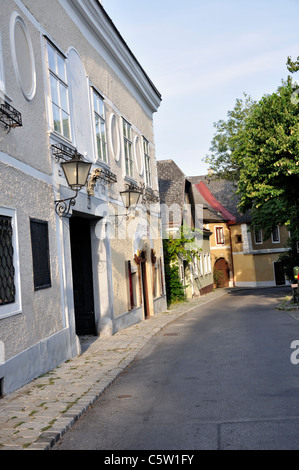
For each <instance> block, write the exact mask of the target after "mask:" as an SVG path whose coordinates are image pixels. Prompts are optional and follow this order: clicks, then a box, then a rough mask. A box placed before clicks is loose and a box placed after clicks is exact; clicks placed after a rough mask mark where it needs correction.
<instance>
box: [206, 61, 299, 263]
mask: <svg viewBox="0 0 299 470" xmlns="http://www.w3.org/2000/svg"><path fill="white" fill-rule="evenodd" d="M287 66H288V68H289V70H290V71H291V72H292V71H296V70H298V69H299V58H298V59H297V62H292V61H291V59H290V58H289V59H288V64H287ZM297 93H298V86H297V85H296V84H295V83H293V81H292V79H291V77H288V79H287V80H286V81H285V82H282V85H281V86H280V87H279V88H278V89H277V91H276V92H275V93H273V94H270V95H265V96H263V97H262V99H261V100H260V101H258V102H254V101H252V100H250V99H249V98H247V97H246V100H245V101H244V100H237V102H236V106H235V108H234V110H233V112H230V113H228V120H227V122H223V121H219V123H217V124H216V125H215V127H216V129H217V131H216V135H215V136H214V138H213V141H212V146H211V154H210V155H209V156H208V157H207V158H206V161H207V162H209V163H211V167H212V169H213V170H214V172H215V174H216V176H217V177H221V178H226V179H233V180H234V181H235V182H236V187H237V194H238V195H239V197H240V206H239V207H240V210H241V212H246V211H247V210H250V212H251V214H252V221H253V224H254V225H255V226H257V227H259V228H264V229H265V230H266V235H267V236H269V234H270V233H271V230H272V228H273V226H275V225H277V224H279V223H280V224H286V225H288V226H289V229H290V231H291V234H292V237H291V247H292V252H291V253H292V258H290V257H289V264H290V263H291V264H292V265H294V263H295V262H296V259H294V255H295V251H296V250H295V249H294V244H295V242H296V240H298V239H299V230H298V221H299V201H298V187H299V100H298V96H297ZM223 149H224V150H223ZM297 201H298V202H297ZM296 254H297V253H296ZM284 262H285V263H287V261H286V258H284ZM297 264H299V259H298V262H297Z"/></svg>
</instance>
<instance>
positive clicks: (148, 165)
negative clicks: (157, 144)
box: [143, 139, 152, 187]
mask: <svg viewBox="0 0 299 470" xmlns="http://www.w3.org/2000/svg"><path fill="white" fill-rule="evenodd" d="M143 150H144V166H145V182H146V184H147V186H149V187H152V166H151V157H150V149H149V142H148V141H147V140H146V139H143Z"/></svg>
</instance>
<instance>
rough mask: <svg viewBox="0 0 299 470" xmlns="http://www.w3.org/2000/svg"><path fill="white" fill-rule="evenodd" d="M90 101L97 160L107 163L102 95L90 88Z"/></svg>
mask: <svg viewBox="0 0 299 470" xmlns="http://www.w3.org/2000/svg"><path fill="white" fill-rule="evenodd" d="M92 103H93V119H94V128H95V135H96V147H97V157H98V159H99V160H101V161H103V162H105V163H107V160H108V159H107V137H106V122H105V105H104V101H103V99H102V97H101V96H100V95H99V94H98V93H97V92H96V91H95V90H94V89H92Z"/></svg>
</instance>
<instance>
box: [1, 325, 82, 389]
mask: <svg viewBox="0 0 299 470" xmlns="http://www.w3.org/2000/svg"><path fill="white" fill-rule="evenodd" d="M80 352H81V347H80V343H79V340H78V337H77V336H74V337H73V342H72V343H71V341H70V333H69V330H68V329H67V328H66V329H64V330H62V331H60V332H58V333H56V334H55V335H53V336H51V337H50V338H47V339H45V340H43V341H41V342H39V343H38V344H36V345H34V346H32V347H31V348H29V349H27V350H25V351H23V352H22V353H20V354H18V355H17V356H15V357H13V358H11V359H9V360H8V361H7V362H4V364H0V378H1V379H2V382H3V385H2V386H3V390H2V393H4V394H7V393H11V392H13V391H15V390H17V389H19V388H21V387H23V386H24V385H26V384H28V383H30V382H31V381H32V380H34V379H36V378H37V377H39V376H40V375H42V374H45V373H47V372H49V371H50V370H52V369H54V368H56V367H58V366H59V365H60V364H62V363H63V362H65V361H67V360H68V359H71V358H72V357H75V356H77V355H78V354H80Z"/></svg>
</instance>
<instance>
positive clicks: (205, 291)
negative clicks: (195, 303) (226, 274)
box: [200, 284, 213, 295]
mask: <svg viewBox="0 0 299 470" xmlns="http://www.w3.org/2000/svg"><path fill="white" fill-rule="evenodd" d="M212 291H213V284H210V285H209V286H205V287H203V288H202V289H200V295H206V294H209V293H210V292H212Z"/></svg>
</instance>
